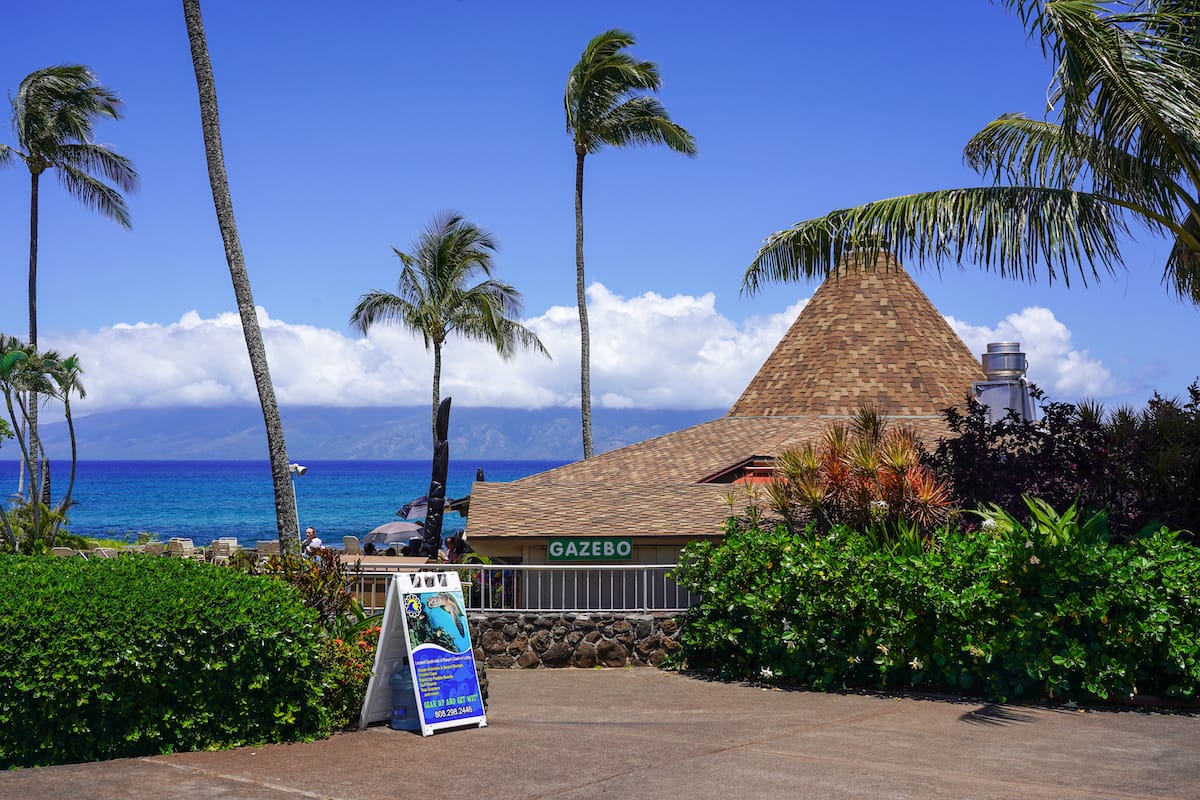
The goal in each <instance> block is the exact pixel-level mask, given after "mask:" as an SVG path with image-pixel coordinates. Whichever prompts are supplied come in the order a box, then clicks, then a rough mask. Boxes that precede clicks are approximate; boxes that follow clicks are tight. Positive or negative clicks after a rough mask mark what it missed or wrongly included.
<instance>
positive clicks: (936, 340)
mask: <svg viewBox="0 0 1200 800" xmlns="http://www.w3.org/2000/svg"><path fill="white" fill-rule="evenodd" d="M983 379H984V376H983V370H982V368H981V367H980V365H979V361H978V360H977V359H976V357H975V356H974V355H973V354H972V353H971V351H970V350H969V349H968V348H967V346H966V345H965V344H963V341H962V339H959V338H958V334H956V333H955V332H954V330H953V329H952V328H951V327H950V326H949V325H948V324H947V323H946V320H945V319H944V318H943V317H942V315H941V314H939V313H938V311H937V309H935V308H934V307H933V304H932V303H931V302H929V298H928V297H926V296H925V293H924V292H922V291H921V290H920V289H919V288H918V287H917V285H916V284H915V283H914V282H913V280H912V278H910V277H909V276H908V273H907V272H905V271H904V269H903V268H902V267H901V266H900V265H899V263H897V262H896V260H895V259H893V258H891V257H889V256H885V255H880V256H878V257H877V258H874V259H872V260H871V261H870V262H869V263H865V264H862V265H852V266H843V267H842V269H840V270H839V271H838V272H837V273H835V274H833V275H831V276H830V277H829V278H827V279H826V280H825V282H824V283H823V284H822V285H821V287H820V288H818V289H817V291H816V292H815V293H814V294H813V296H812V299H811V300H809V301H808V305H806V306H805V307H804V310H803V311H802V312H801V313H800V316H799V317H797V318H796V321H795V323H793V324H792V327H791V329H790V330H789V331H788V332H787V334H785V335H784V337H783V338H782V339H781V340H780V341H779V344H778V345H777V346H776V347H775V350H774V352H772V353H771V355H770V357H768V358H767V360H766V362H765V363H764V364H763V366H762V369H760V370H759V371H758V374H757V375H755V376H754V379H753V380H752V381H750V384H749V385H748V386H747V387H746V389H745V391H744V392H742V396H741V397H740V398H738V401H737V402H736V403H734V404H733V408H732V409H730V411H729V415H730V416H731V417H740V416H799V415H804V414H834V415H847V414H853V413H854V411H855V410H856V409H857V408H858V407H860V406H861V405H863V404H864V403H870V404H871V405H873V406H874V407H875V408H876V409H878V410H879V412H880V413H882V414H888V415H900V416H937V415H938V413H939V412H940V411H941V410H942V409H943V408H947V407H949V406H956V405H960V404H962V402H963V398H964V397H965V396H966V393H967V392H968V391H969V390H970V388H971V384H972V383H973V382H974V381H982V380H983Z"/></svg>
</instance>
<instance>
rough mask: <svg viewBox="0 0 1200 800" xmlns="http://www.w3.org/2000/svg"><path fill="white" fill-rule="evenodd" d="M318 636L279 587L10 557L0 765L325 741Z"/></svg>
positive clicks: (142, 566)
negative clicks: (294, 741)
mask: <svg viewBox="0 0 1200 800" xmlns="http://www.w3.org/2000/svg"><path fill="white" fill-rule="evenodd" d="M321 636H322V634H321V630H320V627H319V626H318V624H317V621H316V614H315V612H313V611H311V610H310V609H307V608H305V607H304V606H303V604H302V603H301V602H300V600H299V598H298V596H297V593H296V591H295V590H294V589H293V588H292V587H290V586H288V585H286V584H284V583H282V582H280V581H275V580H267V579H263V578H260V577H255V576H250V575H244V574H240V573H238V572H236V571H234V570H228V569H222V568H218V567H211V566H209V565H206V564H196V563H191V562H186V561H183V560H180V559H170V558H153V557H141V556H127V557H122V558H119V559H104V560H100V559H93V560H87V561H85V560H82V559H52V558H45V557H42V558H37V557H21V556H0V767H6V768H8V767H18V766H35V765H48V764H61V763H70V762H78V761H95V760H101V759H108V758H118V757H126V756H138V755H148V754H155V753H167V752H172V751H175V750H204V749H217V748H223V747H231V746H236V745H242V744H253V743H261V742H268V741H291V740H303V739H310V738H313V737H318V736H324V735H327V734H328V733H329V731H330V725H331V723H330V719H329V713H328V712H327V711H326V709H325V708H324V707H323V705H322V688H323V687H322V680H323V679H322V676H321V672H320V669H319V660H320V654H321V647H322V644H321V641H322V640H321Z"/></svg>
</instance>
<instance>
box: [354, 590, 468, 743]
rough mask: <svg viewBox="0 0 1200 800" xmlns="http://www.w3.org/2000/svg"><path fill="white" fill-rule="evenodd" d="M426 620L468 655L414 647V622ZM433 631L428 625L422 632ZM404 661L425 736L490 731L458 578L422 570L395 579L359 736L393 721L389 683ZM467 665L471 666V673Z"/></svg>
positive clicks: (438, 647)
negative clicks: (450, 689) (462, 730)
mask: <svg viewBox="0 0 1200 800" xmlns="http://www.w3.org/2000/svg"><path fill="white" fill-rule="evenodd" d="M431 602H432V603H433V605H430V603H431ZM422 617H425V618H426V621H427V623H428V622H432V621H433V620H435V619H436V620H437V624H436V625H434V626H433V627H434V628H441V629H442V630H443V631H445V634H444V635H441V634H440V635H441V636H442V639H443V640H444V641H445V640H451V641H453V642H454V643H455V644H457V645H458V646H460V647H461V646H465V648H466V649H465V650H458V651H451V650H449V649H447V648H446V647H444V646H442V645H439V644H437V643H434V642H416V643H415V644H413V643H414V641H415V639H416V638H417V636H418V635H419V634H418V632H417V631H416V630H414V629H413V628H415V623H416V620H418V619H420V618H422ZM410 621H411V622H413V626H412V627H410ZM447 623H453V624H452V625H451V624H447ZM429 627H430V626H429V625H428V624H426V625H425V626H424V627H423V629H424V630H428V629H429ZM405 661H407V663H408V669H409V675H410V677H411V679H412V685H413V690H414V695H415V700H416V702H415V707H414V708H413V710H412V711H413V713H414V714H415V715H416V718H417V720H418V722H419V723H420V727H421V733H422V734H423V735H424V736H431V735H433V733H434V732H435V731H439V730H443V729H445V728H460V727H464V726H467V725H475V726H477V727H480V728H483V727H486V726H487V712H486V709H484V707H483V698H482V695H481V693H480V688H479V678H478V675H477V674H476V672H475V656H474V651H473V649H472V646H471V634H470V628H469V626H468V624H467V618H466V604H465V602H464V601H463V595H462V581H461V579H460V578H459V576H458V573H457V572H454V571H452V570H438V571H432V570H422V571H419V572H400V573H397V574H396V575H394V576H393V577H392V579H391V583H390V585H389V586H388V592H387V603H386V604H385V605H384V609H383V623H382V625H381V629H380V632H379V644H378V645H377V646H376V648H375V662H374V665H373V669H372V672H371V679H370V681H369V682H368V683H367V693H366V697H365V698H364V699H363V707H362V712H361V713H360V714H359V718H358V727H359V729H360V730H362V729H364V728H366V727H367V726H368V725H369V724H371V723H372V722H380V721H386V720H388V719H389V718H390V717H391V712H392V690H391V687H390V685H389V683H388V678H389V677H390V676H391V674H392V673H393V672H395V671H396V670H398V669H400V668H401V666H402V665H403V664H404V663H405ZM464 662H466V663H469V664H470V669H469V670H468V669H467V668H466V663H464ZM452 679H456V680H455V682H454V683H453V684H452V683H451V682H450V681H451V680H452ZM451 686H454V687H458V692H459V693H458V694H450V695H447V692H446V689H447V688H448V687H451Z"/></svg>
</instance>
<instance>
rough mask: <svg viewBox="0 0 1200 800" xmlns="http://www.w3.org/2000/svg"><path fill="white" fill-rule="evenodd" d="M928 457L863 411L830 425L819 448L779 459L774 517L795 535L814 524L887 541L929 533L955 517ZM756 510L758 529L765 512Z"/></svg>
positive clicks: (908, 437)
mask: <svg viewBox="0 0 1200 800" xmlns="http://www.w3.org/2000/svg"><path fill="white" fill-rule="evenodd" d="M925 457H926V454H925V450H924V447H923V445H922V444H921V441H920V439H919V438H918V437H917V436H916V434H915V433H914V432H913V431H912V430H911V429H909V428H907V427H904V426H902V425H888V423H887V422H886V421H885V420H884V419H883V418H882V417H881V416H880V415H879V414H878V413H877V412H876V411H874V410H873V409H871V408H860V409H859V410H858V411H857V412H856V413H855V414H854V415H853V417H852V418H851V420H850V422H849V424H845V425H843V424H840V423H835V424H833V425H831V426H830V427H829V428H828V429H827V430H826V432H825V435H824V437H823V438H822V440H821V442H820V444H819V445H816V446H814V445H812V444H806V445H804V446H803V447H801V448H798V449H793V450H788V451H785V452H783V453H781V454H780V455H779V456H778V457H777V458H776V459H775V475H776V477H775V478H774V479H773V480H772V481H771V483H770V484H769V485H768V487H767V490H766V495H767V503H766V505H767V509H768V510H769V511H771V512H773V513H774V514H776V515H778V516H779V517H780V518H782V519H783V521H784V523H785V524H786V525H787V526H788V527H789V528H792V529H795V528H797V527H804V526H805V525H807V524H809V523H812V524H813V525H814V526H815V528H816V530H818V531H820V532H828V531H829V530H831V529H833V528H834V527H835V526H838V525H849V526H851V527H855V528H858V529H860V530H865V529H867V528H870V529H872V530H873V531H875V532H876V533H877V534H879V535H880V536H881V537H883V538H887V539H894V538H896V536H897V535H899V536H903V535H905V534H911V533H912V532H914V531H918V532H919V531H925V532H929V531H932V530H933V529H934V528H936V527H937V526H938V525H939V524H940V523H942V522H943V521H945V520H946V519H947V517H948V516H949V515H950V514H951V512H952V510H953V509H952V504H951V502H950V491H949V487H948V486H947V485H946V484H945V482H944V481H941V480H939V479H938V478H937V477H936V476H935V474H934V472H933V470H932V469H931V468H930V467H928V466H926V465H924V464H923V463H922V461H923V459H924V458H925ZM751 506H752V510H751V513H750V518H751V523H752V524H754V523H755V522H757V521H758V519H759V518H760V513H759V511H760V510H759V509H757V508H754V507H753V506H754V504H753V502H752V503H751Z"/></svg>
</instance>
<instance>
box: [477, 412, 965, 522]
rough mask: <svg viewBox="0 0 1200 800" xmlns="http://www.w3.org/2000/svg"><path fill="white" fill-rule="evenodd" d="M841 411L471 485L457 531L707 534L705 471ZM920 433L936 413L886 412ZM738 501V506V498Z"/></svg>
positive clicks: (715, 516) (806, 436)
mask: <svg viewBox="0 0 1200 800" xmlns="http://www.w3.org/2000/svg"><path fill="white" fill-rule="evenodd" d="M838 420H840V421H845V418H844V417H831V416H818V415H809V416H804V417H722V418H720V419H716V420H713V421H712V422H706V423H704V424H702V425H696V426H694V427H691V428H687V429H685V430H682V431H677V432H675V433H670V434H667V435H665V436H659V437H657V438H655V439H649V440H647V441H644V442H639V443H637V444H633V445H629V446H628V447H622V448H620V449H618V450H613V451H611V452H608V453H604V454H601V455H599V456H595V457H594V458H590V459H587V460H586V461H576V462H575V463H572V464H567V465H565V466H562V467H558V468H557V469H552V470H549V471H547V472H541V473H538V474H536V475H530V476H529V477H526V478H521V479H520V480H516V481H512V482H509V483H476V484H475V485H474V486H473V487H472V488H471V515H470V516H469V517H468V518H467V531H466V535H467V538H468V539H470V540H473V541H487V540H489V539H497V538H509V537H518V536H519V537H530V536H533V537H540V536H634V537H639V538H641V537H646V538H651V537H653V538H658V537H664V536H670V537H676V536H686V537H689V538H695V537H702V536H714V535H718V534H720V533H721V526H722V523H724V521H725V519H726V518H727V517H729V505H728V504H727V503H726V501H725V496H726V495H727V494H728V493H729V492H730V491H731V490H732V491H736V488H735V487H733V486H732V485H730V484H728V483H701V481H703V480H704V479H705V478H707V477H709V476H711V475H714V474H716V473H718V472H721V471H722V470H725V469H727V468H728V467H730V466H731V465H733V464H737V463H739V462H741V461H745V460H747V459H749V458H751V457H753V456H766V457H773V456H776V455H778V454H779V453H781V452H783V451H784V450H787V449H790V448H793V447H799V446H800V445H802V444H804V443H805V442H809V441H815V440H817V439H819V438H820V437H821V435H822V434H823V433H824V431H825V429H826V428H828V427H829V426H830V425H831V424H832V423H833V422H835V421H838ZM889 422H890V423H891V424H906V425H910V426H912V427H913V428H914V429H915V430H916V431H917V433H918V434H919V435H921V436H922V438H924V439H925V440H927V441H929V442H933V441H936V439H937V437H938V436H941V435H943V434H944V433H945V427H944V424H943V422H942V420H941V419H939V418H934V417H893V418H889ZM737 510H738V511H740V510H741V509H740V508H738V509H737Z"/></svg>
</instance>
